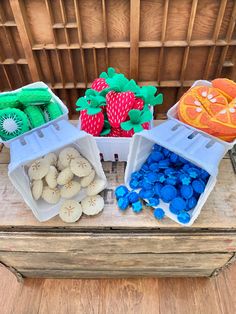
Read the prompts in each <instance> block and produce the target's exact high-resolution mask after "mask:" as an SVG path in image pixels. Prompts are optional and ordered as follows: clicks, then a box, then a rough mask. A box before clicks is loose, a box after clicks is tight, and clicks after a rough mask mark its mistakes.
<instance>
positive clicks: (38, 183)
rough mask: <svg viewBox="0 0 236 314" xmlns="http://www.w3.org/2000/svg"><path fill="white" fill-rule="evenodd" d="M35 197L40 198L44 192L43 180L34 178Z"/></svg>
mask: <svg viewBox="0 0 236 314" xmlns="http://www.w3.org/2000/svg"><path fill="white" fill-rule="evenodd" d="M31 191H32V195H33V198H34V199H35V200H36V201H37V200H39V199H40V197H41V196H42V193H43V181H42V180H34V181H33V182H32V187H31Z"/></svg>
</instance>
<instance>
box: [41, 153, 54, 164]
mask: <svg viewBox="0 0 236 314" xmlns="http://www.w3.org/2000/svg"><path fill="white" fill-rule="evenodd" d="M43 158H44V159H46V160H47V161H48V162H49V164H50V166H55V167H56V165H57V155H56V154H55V153H49V154H47V155H45V156H44V157H43Z"/></svg>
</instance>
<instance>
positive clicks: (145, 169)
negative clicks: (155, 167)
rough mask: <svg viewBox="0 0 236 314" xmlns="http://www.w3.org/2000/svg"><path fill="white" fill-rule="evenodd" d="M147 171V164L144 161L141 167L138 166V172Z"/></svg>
mask: <svg viewBox="0 0 236 314" xmlns="http://www.w3.org/2000/svg"><path fill="white" fill-rule="evenodd" d="M148 171H149V165H148V164H146V163H144V164H143V165H142V167H141V168H140V172H141V173H146V172H148Z"/></svg>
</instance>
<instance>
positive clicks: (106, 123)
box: [100, 120, 111, 136]
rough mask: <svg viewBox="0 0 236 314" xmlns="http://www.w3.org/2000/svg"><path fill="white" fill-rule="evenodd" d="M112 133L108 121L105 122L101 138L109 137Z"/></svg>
mask: <svg viewBox="0 0 236 314" xmlns="http://www.w3.org/2000/svg"><path fill="white" fill-rule="evenodd" d="M110 132H111V125H110V123H109V121H108V120H104V125H103V129H102V132H101V133H100V135H101V136H104V135H107V134H109V133H110Z"/></svg>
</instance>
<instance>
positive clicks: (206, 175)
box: [200, 169, 210, 181]
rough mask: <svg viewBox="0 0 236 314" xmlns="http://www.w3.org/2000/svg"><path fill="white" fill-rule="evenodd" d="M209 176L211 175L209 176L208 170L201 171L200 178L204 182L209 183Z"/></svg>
mask: <svg viewBox="0 0 236 314" xmlns="http://www.w3.org/2000/svg"><path fill="white" fill-rule="evenodd" d="M209 176H210V175H209V173H208V172H207V171H206V170H204V169H201V171H200V178H201V179H202V180H204V181H207V180H208V179H209Z"/></svg>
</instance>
